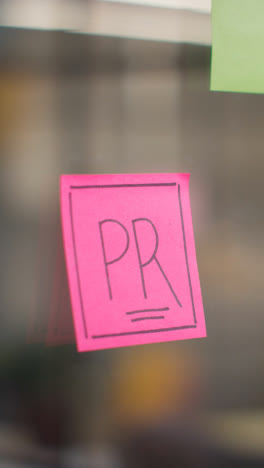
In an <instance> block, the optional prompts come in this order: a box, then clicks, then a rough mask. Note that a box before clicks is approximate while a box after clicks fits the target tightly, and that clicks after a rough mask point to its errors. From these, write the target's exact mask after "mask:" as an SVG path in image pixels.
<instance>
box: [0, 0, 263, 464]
mask: <svg viewBox="0 0 264 468" xmlns="http://www.w3.org/2000/svg"><path fill="white" fill-rule="evenodd" d="M0 24H1V27H0V104H1V105H0V156H1V158H0V178H1V184H0V226H1V228H0V259H1V282H0V304H1V328H0V376H1V378H0V465H1V467H2V466H3V467H10V468H11V467H12V468H14V467H38V466H40V467H73V468H78V467H96V468H97V467H98V468H108V467H114V468H115V467H117V468H118V467H119V466H120V468H122V467H142V468H143V467H148V468H149V467H156V466H158V467H164V468H166V467H167V466H168V467H176V466H179V467H204V466H214V467H216V466H227V467H229V466H231V467H232V466H249V467H254V466H264V341H263V332H264V315H263V306H264V299H263V285H264V283H263V269H264V249H263V234H264V218H263V206H262V205H263V190H264V188H263V171H264V158H263V147H264V146H263V141H264V140H263V114H264V98H263V96H261V95H242V94H224V93H212V92H210V91H209V80H210V59H211V18H210V1H206V0H204V1H202V0H197V1H195V0H186V1H184V0H182V1H177V0H167V1H165V0H163V1H162V0H161V1H158V0H146V1H144V0H138V1H133V0H130V1H129V0H126V1H125V0H124V1H123V2H122V0H120V1H119V2H117V1H116V2H110V1H99V0H98V1H95V0H90V1H89V0H82V1H81V0H78V1H77V0H74V1H73V0H72V1H69V0H60V1H53V2H50V1H48V0H43V1H41V0H35V1H34V2H32V1H29V0H28V1H26V0H19V1H15V0H8V2H7V1H6V2H4V1H1V2H0ZM130 172H132V173H133V172H190V173H191V181H190V193H191V203H192V211H193V221H194V231H195V239H196V248H197V259H198V266H199V271H200V279H201V287H202V293H203V300H204V309H205V315H206V322H207V332H208V338H207V339H201V340H193V341H186V342H174V343H168V344H166V343H163V344H157V345H155V346H144V347H135V348H130V349H114V350H108V351H99V352H94V353H84V354H78V353H77V352H76V347H75V345H74V344H72V336H71V327H70V324H68V323H67V326H66V325H65V327H66V339H65V342H66V344H64V345H62V342H63V340H62V341H60V342H59V343H57V344H60V346H58V345H57V346H45V344H44V342H45V339H46V336H47V331H48V327H49V317H50V314H51V311H52V310H54V301H57V302H56V304H57V306H56V307H57V308H58V309H59V308H62V309H63V310H62V312H61V311H60V313H62V316H63V317H64V315H63V313H64V312H63V311H64V310H65V309H67V300H68V298H67V291H66V292H65V289H66V287H65V286H64V285H65V278H64V280H63V281H64V283H63V281H62V279H61V277H62V275H63V274H62V273H60V272H61V270H60V268H59V269H58V265H57V264H58V258H60V256H59V255H58V245H60V240H59V239H60V235H59V231H60V228H59V175H60V174H62V173H130ZM62 270H63V267H62ZM58 288H60V291H62V293H60V294H57V290H58ZM56 294H57V295H56ZM61 294H62V295H61ZM62 296H63V299H61V297H62ZM60 301H61V302H60ZM58 304H59V305H58ZM65 320H66V319H65ZM67 320H69V314H68V315H67ZM62 326H63V324H62ZM67 330H70V331H69V336H68V335H67ZM67 336H68V338H69V339H67ZM51 341H52V340H51ZM54 343H55V344H56V340H55V341H54ZM54 343H53V345H54Z"/></svg>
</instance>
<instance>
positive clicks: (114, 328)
mask: <svg viewBox="0 0 264 468" xmlns="http://www.w3.org/2000/svg"><path fill="white" fill-rule="evenodd" d="M61 210H62V225H63V236H64V248H65V254H66V261H67V271H68V279H69V285H70V294H71V302H72V309H73V316H74V325H75V331H76V339H77V347H78V350H79V351H88V350H96V349H103V348H113V347H119V346H131V345H138V344H145V343H154V342H161V341H172V340H182V339H190V338H198V337H204V336H206V328H205V320H204V313H203V305H202V297H201V290H200V281H199V274H198V269H197V262H196V254H195V244H194V236H193V228H192V216H191V209H190V200H189V175H188V174H133V175H132V174H127V175H120V174H118V175H65V176H62V177H61Z"/></svg>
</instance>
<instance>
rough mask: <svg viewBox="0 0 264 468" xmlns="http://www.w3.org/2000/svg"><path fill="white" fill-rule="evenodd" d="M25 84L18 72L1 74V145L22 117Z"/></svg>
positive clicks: (23, 78)
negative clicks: (21, 101) (21, 100)
mask: <svg viewBox="0 0 264 468" xmlns="http://www.w3.org/2000/svg"><path fill="white" fill-rule="evenodd" d="M24 83H25V77H24V76H21V74H18V73H16V72H11V71H1V72H0V102H1V106H0V145H3V144H4V143H5V141H6V138H7V137H9V136H10V132H11V131H12V129H13V128H14V126H15V125H16V122H17V118H18V117H19V116H20V97H21V92H22V90H23V87H24Z"/></svg>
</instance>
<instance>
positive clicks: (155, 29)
mask: <svg viewBox="0 0 264 468" xmlns="http://www.w3.org/2000/svg"><path fill="white" fill-rule="evenodd" d="M210 3H211V0H2V1H1V3H0V25H1V26H4V27H10V28H20V29H21V28H23V29H33V30H34V29H35V30H44V31H65V32H68V33H78V34H90V35H97V36H110V37H126V38H130V39H146V40H154V41H166V42H179V43H194V44H197V43H198V44H202V45H210V44H211V15H210V9H211V8H210Z"/></svg>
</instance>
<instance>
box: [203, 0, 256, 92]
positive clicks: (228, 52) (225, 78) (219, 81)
mask: <svg viewBox="0 0 264 468" xmlns="http://www.w3.org/2000/svg"><path fill="white" fill-rule="evenodd" d="M263 22H264V2H263V0H212V37H213V39H212V66H211V90H212V91H233V92H244V93H264V63H263V60H262V59H261V57H262V53H263V46H264V28H263Z"/></svg>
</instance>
